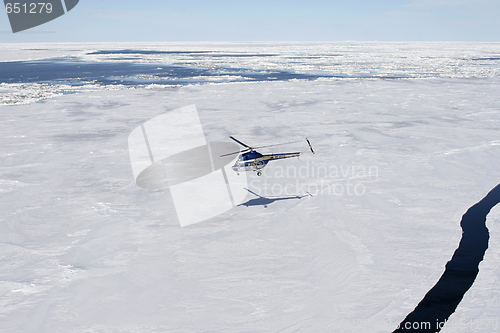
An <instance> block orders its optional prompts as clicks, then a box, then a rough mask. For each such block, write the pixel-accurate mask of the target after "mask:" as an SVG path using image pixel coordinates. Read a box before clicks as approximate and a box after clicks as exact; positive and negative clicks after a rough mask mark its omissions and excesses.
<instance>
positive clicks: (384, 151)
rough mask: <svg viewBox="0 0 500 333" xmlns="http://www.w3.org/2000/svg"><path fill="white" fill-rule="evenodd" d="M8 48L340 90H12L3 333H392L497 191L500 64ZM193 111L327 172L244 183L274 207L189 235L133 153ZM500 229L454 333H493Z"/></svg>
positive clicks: (413, 49)
mask: <svg viewBox="0 0 500 333" xmlns="http://www.w3.org/2000/svg"><path fill="white" fill-rule="evenodd" d="M148 47H149V48H148ZM0 48H1V49H2V50H4V51H5V52H2V55H1V56H0V58H1V60H3V61H14V60H28V59H40V58H47V57H55V56H57V57H60V56H62V55H71V56H75V57H77V58H78V57H79V58H78V59H80V60H82V61H83V60H87V61H89V59H88V57H92V59H90V60H91V61H100V62H103V61H104V62H105V61H113V59H108V58H106V55H89V53H90V52H95V51H96V50H127V49H134V50H139V49H140V50H143V49H154V50H176V51H179V50H191V51H196V50H211V51H213V52H216V50H222V51H223V52H225V54H226V55H227V54H228V53H231V54H232V56H227V57H223V56H220V57H211V58H207V59H205V58H203V59H202V58H199V57H198V58H196V57H194V58H189V57H187V56H186V55H185V54H184V55H183V54H180V55H179V54H177V55H175V57H184V58H186V59H184V60H182V59H181V60H179V58H175V57H174V56H173V55H172V54H170V53H165V54H161V53H155V54H153V55H151V54H143V55H140V54H139V55H137V54H134V55H133V57H135V58H134V59H125V60H123V59H122V60H120V61H140V62H150V63H162V64H165V63H168V64H174V65H179V66H181V65H182V66H187V65H189V66H195V65H196V66H200V67H203V68H211V69H213V70H215V69H218V70H220V68H222V67H230V68H234V67H236V66H240V67H242V68H246V69H247V70H248V68H254V69H256V70H260V71H262V70H268V69H270V68H271V69H272V68H274V69H278V70H290V71H294V72H295V73H314V74H318V73H329V74H337V75H338V74H342V73H343V74H345V76H346V78H339V77H332V78H330V79H328V78H320V79H316V80H295V79H294V80H280V79H278V80H277V82H269V80H267V79H266V80H263V81H259V80H255V82H254V81H252V80H250V81H249V82H233V81H232V80H233V79H231V78H228V79H226V80H225V81H224V80H223V81H222V82H219V83H205V82H203V83H205V84H185V85H166V86H165V85H161V84H147V85H135V86H134V85H132V86H131V85H128V86H122V85H116V84H114V85H99V84H93V83H92V82H90V83H86V84H85V85H83V86H82V85H80V86H72V85H71V84H68V83H67V82H64V83H61V84H60V85H57V84H54V83H53V82H52V83H51V84H52V85H48V84H46V83H43V82H42V83H40V82H38V83H37V82H34V83H29V84H28V83H2V84H1V85H0V100H1V101H3V104H4V105H0V133H1V136H0V156H1V159H0V322H1V325H0V332H82V333H83V332H286V333H289V332H392V331H393V330H394V329H395V328H396V327H397V325H398V324H399V323H400V322H401V321H402V320H403V319H404V318H405V316H406V315H407V314H408V313H409V312H411V311H412V310H413V309H414V308H415V306H416V305H417V304H418V302H419V301H420V300H421V299H422V298H423V296H424V295H425V294H426V292H427V291H428V290H429V289H430V288H432V286H433V285H434V284H435V283H436V282H437V281H438V279H439V277H440V276H441V274H442V273H443V271H444V266H445V264H446V262H447V261H448V260H449V259H450V258H451V256H452V255H453V252H454V250H455V249H456V248H457V246H458V243H459V241H460V238H461V228H460V225H459V223H460V219H461V216H462V215H463V214H464V213H465V212H466V211H467V209H468V208H469V207H470V206H472V205H473V204H475V203H476V202H478V201H479V200H480V199H481V198H483V197H484V196H485V195H486V194H487V193H488V192H489V191H490V190H491V189H492V188H493V187H495V186H496V185H497V184H498V183H500V172H499V168H498V165H499V162H500V135H499V134H500V132H499V128H500V112H499V109H500V95H499V94H498V92H499V91H500V78H499V73H500V66H499V61H500V60H499V59H500V44H478V45H475V46H474V47H471V46H470V45H469V44H465V43H463V44H446V45H445V46H443V47H440V46H439V44H437V43H431V44H425V43H423V44H418V43H416V44H411V43H410V44H404V45H400V44H396V45H393V44H390V45H387V44H377V43H375V44H370V43H366V44H363V43H360V44H356V45H354V46H353V45H351V44H349V45H340V46H338V45H337V46H336V45H333V44H332V45H327V44H318V45H316V44H306V45H300V44H296V45H295V44H292V43H288V44H283V45H278V46H272V45H267V44H266V45H260V44H259V45H246V44H234V43H232V44H231V43H227V44H221V45H219V44H204V45H195V44H185V45H181V44H179V45H177V44H172V45H171V44H164V45H160V44H158V45H156V44H155V45H152V44H151V45H149V46H148V45H139V44H136V45H111V46H109V45H107V46H106V45H82V44H78V45H71V44H69V45H68V44H66V45H50V44H49V45H32V46H31V45H20V46H16V45H15V44H10V45H8V44H4V45H0ZM28 49H29V50H28ZM36 50H40V51H36ZM82 50H83V51H82ZM318 50H319V51H318ZM222 51H221V52H222ZM399 51H401V53H398V52H399ZM37 52H40V53H37ZM71 52H73V53H71ZM236 52H242V53H245V52H247V53H248V54H250V53H252V54H257V55H255V56H252V57H250V56H248V57H241V56H238V57H235V56H234V53H236ZM264 52H265V53H266V54H268V55H269V54H277V55H276V56H272V57H271V56H265V55H263V56H262V57H261V58H259V56H258V54H259V53H264ZM318 52H319V53H321V54H323V58H321V57H320V56H319V55H318ZM328 52H330V53H331V54H339V55H338V56H336V57H330V58H329V57H328V54H330V53H328ZM34 53H37V54H39V56H35V55H33V54H34ZM40 54H42V55H40ZM291 54H299V55H300V57H302V58H301V60H300V63H295V62H294V61H297V59H296V58H294V59H295V60H292V58H291V57H292V55H291ZM401 54H402V55H403V56H398V55H401ZM342 55H345V57H343V56H342ZM410 55H411V56H410ZM114 56H116V54H115V55H114ZM296 56H297V55H296ZM130 57H132V56H130ZM152 57H153V58H152ZM154 57H156V58H154ZM158 57H159V58H158ZM172 57H174V58H172ZM286 57H288V58H286ZM297 57H298V56H297ZM304 57H305V58H304ZM429 57H430V58H429ZM96 58H98V59H96ZM339 58H342V59H341V60H338V59H339ZM259 59H260V60H259ZM263 59H264V60H263ZM311 59H312V60H311ZM331 59H335V60H331ZM395 59H399V60H397V61H396V60H395ZM405 59H407V60H405ZM474 59H476V60H474ZM478 59H483V60H478ZM194 60H196V61H197V63H196V64H194V63H192V62H193V61H194ZM271 60H272V61H271ZM182 61H184V63H183V64H181V62H182ZM189 61H191V63H188V62H189ZM259 61H260V62H259ZM273 61H274V62H273ZM310 62H311V63H312V65H311V64H310ZM308 64H309V65H308ZM392 65H393V66H392ZM391 66H392V67H391ZM418 66H420V67H418ZM367 73H368V74H367ZM370 73H371V74H370ZM405 73H406V75H403V74H405ZM425 73H428V75H426V74H425ZM386 77H404V78H401V79H387V78H386ZM226 81H227V82H226ZM247 81H248V80H247ZM69 92H70V93H69ZM191 104H195V105H196V107H197V109H198V112H199V115H200V119H201V122H202V124H203V127H204V131H205V135H206V137H207V140H208V141H226V140H229V138H228V136H229V135H234V136H236V137H237V138H238V139H241V140H242V141H243V142H245V143H248V144H253V145H265V144H272V143H277V142H286V141H291V140H295V139H297V140H298V139H303V138H304V137H308V138H309V139H310V141H311V143H312V144H313V147H314V150H315V151H316V154H315V155H311V154H309V155H303V156H302V157H301V158H300V159H291V160H283V161H274V162H272V163H271V164H269V166H268V167H266V169H265V173H264V175H263V176H262V177H257V176H255V175H254V174H253V173H249V174H248V177H249V184H250V189H251V190H252V191H253V192H255V193H257V194H259V195H260V196H262V197H264V198H268V199H271V200H270V203H268V204H266V205H264V204H263V203H264V202H265V201H266V200H263V199H261V201H259V200H256V201H255V200H254V201H252V204H249V205H248V207H247V206H238V207H235V208H233V209H232V210H230V211H228V212H226V213H224V214H222V215H219V216H217V217H215V218H212V219H209V220H207V221H205V222H202V223H199V224H195V225H192V226H188V227H184V228H181V227H180V226H179V223H178V220H177V216H176V213H175V209H174V205H173V202H172V199H171V196H170V193H169V191H149V190H145V189H141V188H139V187H138V186H137V185H135V183H134V178H133V174H132V170H131V167H130V159H129V154H128V147H127V138H128V135H129V134H130V132H131V131H132V130H133V129H134V128H136V127H137V126H140V124H142V123H144V122H145V121H148V120H149V119H151V118H153V117H155V116H158V115H160V114H163V113H166V112H168V111H170V110H174V109H177V108H180V107H184V106H187V105H191ZM297 147H298V148H299V149H302V148H303V147H302V146H300V144H299V146H291V147H288V146H283V147H276V148H273V149H272V150H269V151H296V148H297ZM263 152H264V150H263ZM296 196H298V197H296ZM256 198H257V197H256V196H255V195H253V194H251V193H249V194H248V196H247V200H252V199H256ZM273 199H277V200H274V201H273ZM193 209H196V204H195V203H194V204H193ZM499 218H500V209H499V207H495V208H493V210H492V211H491V213H490V214H489V215H488V219H487V227H488V228H489V231H490V240H489V248H488V250H487V251H486V255H485V257H484V260H483V261H482V262H481V265H480V271H479V275H478V276H477V279H476V281H475V283H474V285H473V286H472V288H471V289H470V290H469V291H468V292H467V293H466V294H465V297H464V299H463V300H462V302H461V303H460V305H459V306H458V308H457V310H456V312H455V313H454V314H453V315H452V316H451V318H450V321H449V322H448V323H447V324H446V325H445V326H444V329H443V330H442V332H478V331H482V332H496V331H497V330H498V325H499V323H498V320H499V319H498V318H499V315H500V286H499V276H500V268H499V267H498V262H499V259H500V227H499Z"/></svg>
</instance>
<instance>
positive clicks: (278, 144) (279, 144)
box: [253, 140, 302, 149]
mask: <svg viewBox="0 0 500 333" xmlns="http://www.w3.org/2000/svg"><path fill="white" fill-rule="evenodd" d="M301 141H302V140H298V141H291V142H285V143H277V144H274V145H269V146H260V147H255V148H253V149H260V148H268V147H275V146H281V145H288V144H290V143H297V142H301Z"/></svg>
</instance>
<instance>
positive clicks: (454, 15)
mask: <svg viewBox="0 0 500 333" xmlns="http://www.w3.org/2000/svg"><path fill="white" fill-rule="evenodd" d="M498 17H500V1H498V0H330V1H321V0H308V1H298V0H252V1H239V0H212V1H209V0H182V1H174V0H107V1H97V0H80V2H79V3H78V5H77V6H76V7H75V8H74V9H73V10H71V11H70V12H68V13H66V14H65V15H63V16H61V17H59V18H57V19H55V20H53V21H51V22H48V23H45V24H43V25H40V26H38V27H35V28H32V29H29V30H26V31H24V32H18V33H15V34H14V33H12V30H11V28H10V24H9V20H8V17H7V14H6V12H3V13H0V42H3V43H10V42H15V43H17V42H140V41H160V42H161V41H166V42H168V41H492V42H497V41H500V20H499V19H498Z"/></svg>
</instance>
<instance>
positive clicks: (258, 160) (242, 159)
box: [220, 136, 314, 176]
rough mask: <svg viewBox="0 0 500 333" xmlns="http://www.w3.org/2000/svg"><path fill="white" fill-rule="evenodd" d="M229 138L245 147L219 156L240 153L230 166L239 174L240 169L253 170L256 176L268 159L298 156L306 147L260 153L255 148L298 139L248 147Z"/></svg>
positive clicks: (260, 172) (260, 173)
mask: <svg viewBox="0 0 500 333" xmlns="http://www.w3.org/2000/svg"><path fill="white" fill-rule="evenodd" d="M230 138H231V139H233V140H234V141H236V142H237V143H239V144H240V145H242V146H243V147H245V149H243V150H241V151H236V152H233V153H229V154H224V155H220V157H224V156H229V155H233V154H240V156H238V159H237V160H236V163H234V165H233V166H232V167H231V168H232V169H233V170H234V171H236V173H237V174H238V175H239V174H240V171H241V170H242V171H255V173H256V174H257V176H262V171H261V170H262V169H264V167H265V166H266V165H267V163H269V162H270V161H274V160H281V159H284V158H290V157H299V156H300V155H302V154H303V153H304V152H306V151H307V148H306V149H305V150H303V151H300V152H296V153H281V154H268V155H262V154H261V153H259V152H258V151H256V149H260V148H268V147H274V146H279V145H286V144H290V143H296V142H300V141H292V142H286V143H278V144H275V145H269V146H262V147H250V146H247V145H246V144H244V143H243V142H241V141H239V140H238V139H235V138H234V137H232V136H230ZM306 141H307V144H308V145H309V149H310V150H311V152H312V153H313V154H314V150H313V148H312V146H311V143H310V142H309V140H308V139H307V138H306Z"/></svg>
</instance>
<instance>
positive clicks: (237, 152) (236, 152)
mask: <svg viewBox="0 0 500 333" xmlns="http://www.w3.org/2000/svg"><path fill="white" fill-rule="evenodd" d="M250 150H251V149H244V150H241V151H235V152H232V153H229V154H224V155H220V156H219V157H224V156H229V155H234V154H239V153H245V152H247V151H250Z"/></svg>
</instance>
